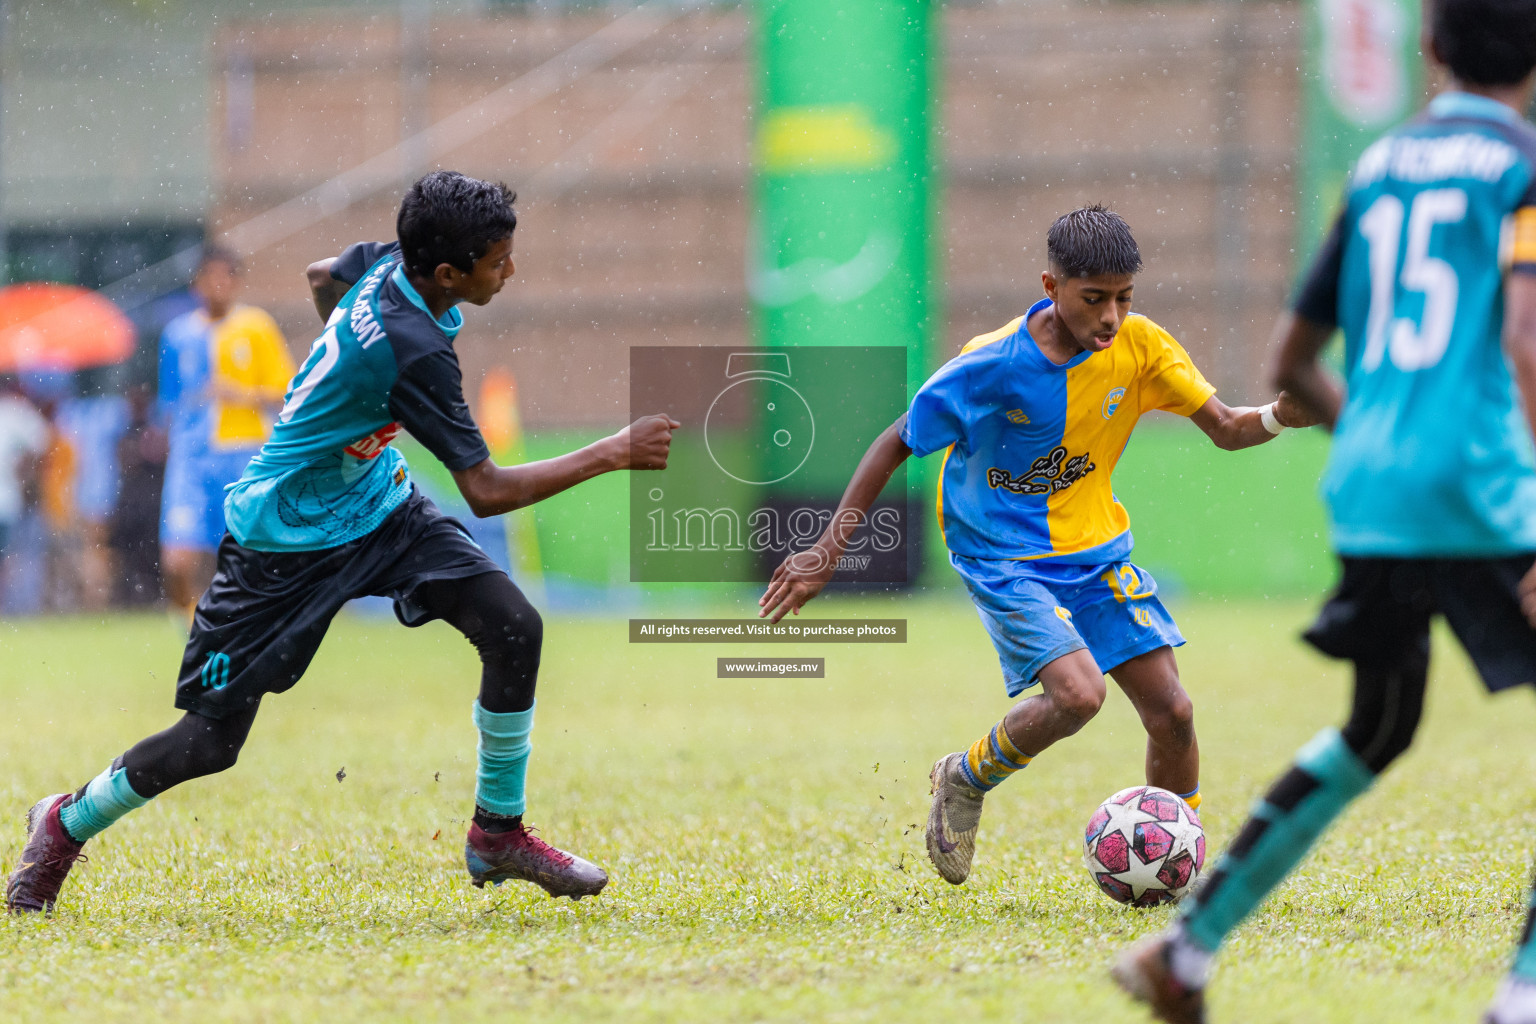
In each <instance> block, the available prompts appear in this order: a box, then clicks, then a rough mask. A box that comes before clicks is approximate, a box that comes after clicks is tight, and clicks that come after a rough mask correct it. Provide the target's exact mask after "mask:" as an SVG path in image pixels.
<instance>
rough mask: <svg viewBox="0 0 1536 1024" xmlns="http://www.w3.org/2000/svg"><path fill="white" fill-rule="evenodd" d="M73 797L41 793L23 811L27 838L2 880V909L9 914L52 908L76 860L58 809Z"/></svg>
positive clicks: (77, 854) (74, 847) (77, 847)
mask: <svg viewBox="0 0 1536 1024" xmlns="http://www.w3.org/2000/svg"><path fill="white" fill-rule="evenodd" d="M73 799H74V796H73V795H72V794H69V793H55V794H54V795H53V796H45V797H43V798H42V799H41V800H39V801H38V802H37V803H35V804H33V805H32V809H31V810H29V811H28V812H27V841H26V844H25V845H23V846H22V848H21V857H20V859H19V861H18V863H17V865H16V870H15V871H12V872H11V876H10V878H9V879H7V880H6V883H5V909H7V910H9V911H10V912H11V913H13V914H41V913H46V912H47V911H49V910H52V909H53V905H54V903H55V902H57V901H58V898H59V889H60V887H61V886H63V884H64V879H65V878H66V877H67V876H68V875H69V869H70V868H72V867H74V866H75V862H76V861H78V860H84V859H85V858H84V857H83V856H82V855H81V853H80V850H81V849H82V848H83V847H84V846H85V844H84V843H77V842H75V840H74V839H73V838H72V837H71V836H70V834H69V833H68V832H66V831H65V830H64V825H63V823H62V822H61V821H59V812H60V811H62V810H63V809H64V808H65V807H66V806H67V805H68V804H69V803H70V801H72V800H73Z"/></svg>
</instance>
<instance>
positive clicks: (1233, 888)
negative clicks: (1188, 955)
mask: <svg viewBox="0 0 1536 1024" xmlns="http://www.w3.org/2000/svg"><path fill="white" fill-rule="evenodd" d="M1375 779H1376V776H1375V775H1373V774H1372V773H1371V770H1370V769H1369V768H1367V767H1366V766H1365V763H1364V762H1363V761H1361V760H1360V758H1359V757H1357V756H1356V755H1355V752H1354V751H1352V750H1350V749H1349V747H1348V746H1347V745H1346V744H1345V742H1344V737H1343V736H1341V735H1339V732H1338V730H1337V729H1324V730H1323V731H1322V732H1320V733H1318V734H1317V735H1316V736H1314V737H1313V738H1312V740H1311V741H1310V742H1309V743H1308V744H1307V745H1306V746H1304V747H1302V748H1301V750H1300V752H1299V753H1297V755H1296V764H1295V766H1294V767H1293V768H1292V769H1291V770H1290V771H1289V772H1287V773H1286V774H1285V775H1283V776H1281V777H1280V780H1279V781H1278V782H1276V783H1275V785H1274V786H1273V787H1272V788H1271V789H1270V791H1269V792H1268V793H1266V794H1265V795H1264V798H1263V799H1262V800H1260V801H1259V802H1258V803H1257V804H1256V805H1255V806H1254V809H1253V814H1252V816H1251V817H1249V819H1248V823H1247V824H1245V825H1244V826H1243V829H1242V831H1241V832H1239V833H1238V836H1237V838H1236V839H1234V840H1233V841H1232V847H1231V849H1229V850H1228V851H1227V852H1226V854H1225V855H1223V856H1222V858H1221V860H1220V861H1219V862H1218V863H1217V864H1216V868H1215V870H1214V871H1212V872H1211V876H1210V878H1209V879H1208V880H1207V881H1206V883H1205V885H1204V886H1203V887H1200V888H1198V889H1197V890H1196V894H1195V896H1194V899H1193V901H1192V902H1191V903H1190V904H1188V906H1187V909H1186V910H1185V911H1184V913H1183V914H1182V915H1180V924H1181V926H1182V929H1183V932H1184V934H1185V935H1187V936H1188V937H1189V939H1190V940H1191V941H1192V942H1194V943H1195V944H1196V945H1197V946H1199V947H1201V948H1202V949H1204V950H1206V951H1207V952H1210V953H1214V952H1216V950H1217V949H1219V948H1220V947H1221V944H1222V942H1223V941H1224V940H1225V939H1226V937H1227V935H1228V934H1229V933H1230V932H1231V931H1232V929H1234V928H1236V927H1237V925H1238V922H1240V921H1241V920H1242V919H1243V918H1245V917H1247V916H1248V914H1249V912H1250V911H1252V910H1253V908H1254V907H1256V906H1258V905H1259V903H1260V902H1261V901H1262V900H1263V899H1264V897H1265V896H1268V895H1269V892H1270V890H1271V889H1273V888H1274V887H1275V886H1277V885H1279V884H1280V881H1281V880H1282V879H1283V878H1285V876H1286V875H1287V874H1288V873H1289V872H1290V870H1291V869H1292V868H1294V867H1295V866H1296V865H1297V864H1298V863H1300V862H1301V859H1302V858H1303V857H1305V856H1306V855H1307V851H1308V850H1309V849H1311V848H1312V844H1313V843H1314V842H1316V841H1317V837H1318V836H1320V835H1322V833H1323V830H1324V829H1326V828H1327V827H1328V825H1329V823H1330V822H1332V821H1333V819H1334V818H1336V817H1338V815H1339V812H1340V811H1342V810H1344V808H1345V807H1347V806H1349V802H1350V801H1351V800H1353V799H1355V797H1357V796H1359V795H1360V794H1361V793H1364V792H1365V791H1366V790H1367V789H1369V788H1370V785H1371V783H1372V782H1374V781H1375Z"/></svg>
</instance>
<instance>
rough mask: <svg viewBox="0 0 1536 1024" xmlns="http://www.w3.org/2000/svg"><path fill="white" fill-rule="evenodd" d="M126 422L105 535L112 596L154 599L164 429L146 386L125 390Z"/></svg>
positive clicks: (122, 600) (124, 600)
mask: <svg viewBox="0 0 1536 1024" xmlns="http://www.w3.org/2000/svg"><path fill="white" fill-rule="evenodd" d="M127 408H128V425H127V429H126V430H124V431H123V435H122V439H121V440H120V441H118V443H117V464H118V471H119V476H120V480H121V483H120V486H119V487H118V490H117V506H116V508H114V509H113V511H112V526H111V532H110V534H109V537H108V540H109V543H110V546H111V549H112V558H113V563H114V564H115V566H116V574H115V579H116V586H115V592H114V594H113V599H114V600H115V601H116V603H118V604H121V605H128V606H136V605H148V604H158V603H159V602H160V598H161V592H160V489H161V488H162V487H163V486H164V484H165V456H166V447H167V446H166V436H165V431H164V430H163V429H162V428H161V427H160V426H159V424H157V423H156V422H155V419H154V409H153V398H152V396H151V394H150V390H149V388H148V387H143V386H141V387H136V388H134V389H133V390H132V391H130V392H129V393H128V401H127Z"/></svg>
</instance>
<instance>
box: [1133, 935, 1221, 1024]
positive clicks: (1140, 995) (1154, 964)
mask: <svg viewBox="0 0 1536 1024" xmlns="http://www.w3.org/2000/svg"><path fill="white" fill-rule="evenodd" d="M1170 948H1171V947H1170V946H1169V943H1168V939H1167V938H1166V937H1165V936H1163V935H1153V936H1151V937H1149V938H1145V939H1142V940H1141V941H1140V942H1138V943H1136V944H1135V945H1134V946H1132V947H1131V948H1130V949H1128V950H1126V951H1125V952H1124V953H1122V954H1120V959H1119V960H1117V961H1115V965H1114V966H1113V967H1111V968H1110V969H1109V973H1110V976H1111V977H1112V978H1114V979H1115V984H1117V985H1119V986H1120V987H1121V988H1123V989H1124V990H1125V991H1126V993H1127V994H1129V995H1130V996H1131V998H1133V999H1137V1000H1139V1001H1141V1002H1143V1003H1146V1004H1147V1006H1148V1007H1149V1008H1150V1009H1151V1010H1152V1016H1154V1017H1156V1018H1157V1019H1158V1020H1160V1021H1164V1022H1166V1024H1205V990H1204V989H1199V988H1189V987H1188V986H1186V985H1184V984H1183V983H1181V982H1180V981H1179V979H1178V978H1176V977H1174V974H1173V967H1172V965H1171V964H1170V963H1169V955H1170Z"/></svg>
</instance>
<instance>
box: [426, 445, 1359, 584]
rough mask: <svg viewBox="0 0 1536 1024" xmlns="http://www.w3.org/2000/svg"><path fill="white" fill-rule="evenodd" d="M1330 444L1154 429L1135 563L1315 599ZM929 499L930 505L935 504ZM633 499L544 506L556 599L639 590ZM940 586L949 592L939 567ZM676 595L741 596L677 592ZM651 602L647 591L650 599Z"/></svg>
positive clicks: (1196, 580) (1130, 471) (1138, 452)
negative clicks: (632, 562)
mask: <svg viewBox="0 0 1536 1024" xmlns="http://www.w3.org/2000/svg"><path fill="white" fill-rule="evenodd" d="M596 436H597V431H591V432H583V433H576V432H569V433H567V432H545V433H541V434H538V435H536V436H532V437H530V438H529V439H528V457H529V458H530V459H542V458H548V457H550V456H553V455H559V454H561V453H563V452H566V451H569V450H571V449H572V448H577V447H580V446H581V445H584V444H588V443H590V442H591V441H593V440H594V439H595V438H596ZM1327 451H1328V439H1327V435H1325V434H1323V433H1322V432H1321V431H1317V430H1292V431H1287V432H1286V433H1285V434H1283V435H1282V436H1280V437H1279V438H1277V439H1276V440H1274V441H1272V442H1271V443H1269V444H1266V445H1263V446H1261V447H1259V448H1253V449H1249V450H1248V451H1241V452H1224V451H1221V450H1219V449H1217V448H1216V447H1215V446H1214V445H1212V444H1211V443H1210V441H1209V440H1207V439H1206V437H1205V435H1204V434H1202V433H1201V432H1200V431H1199V430H1198V429H1196V428H1195V427H1194V426H1193V425H1192V424H1190V423H1187V422H1184V421H1180V420H1174V419H1172V418H1168V419H1163V418H1160V417H1157V418H1152V419H1149V420H1148V421H1146V422H1145V423H1143V424H1142V425H1141V427H1140V428H1139V429H1138V430H1137V432H1136V433H1135V434H1134V435H1133V436H1132V438H1131V443H1130V446H1129V447H1128V448H1127V449H1126V452H1125V455H1124V457H1122V458H1121V460H1120V464H1119V468H1118V469H1117V470H1116V471H1115V492H1116V493H1117V494H1118V495H1119V496H1120V500H1121V501H1122V502H1123V503H1124V504H1125V506H1126V508H1127V509H1128V510H1129V511H1130V514H1131V529H1132V530H1133V531H1134V533H1135V535H1136V552H1135V554H1134V555H1133V556H1132V557H1133V558H1134V559H1135V560H1136V561H1137V562H1138V563H1139V564H1141V565H1143V566H1145V567H1146V568H1147V569H1148V570H1149V571H1151V572H1152V574H1153V575H1154V576H1156V577H1157V579H1158V582H1159V584H1160V585H1161V586H1163V588H1164V589H1165V590H1166V591H1167V592H1169V593H1171V594H1173V595H1175V596H1177V595H1179V594H1189V595H1193V596H1202V597H1253V596H1310V595H1316V594H1319V593H1321V592H1322V590H1323V589H1324V588H1325V587H1327V585H1328V584H1329V582H1330V581H1331V580H1332V579H1333V560H1332V556H1331V555H1330V554H1329V550H1328V540H1327V529H1326V524H1325V520H1324V517H1323V509H1322V505H1321V503H1320V502H1319V501H1318V498H1317V480H1318V476H1319V475H1320V473H1321V471H1322V467H1323V462H1324V459H1325V458H1326V457H1327ZM407 454H408V456H409V458H410V460H411V466H412V469H413V470H414V471H415V472H416V473H418V475H422V476H425V477H428V478H432V479H435V478H436V477H437V476H439V475H440V476H441V477H442V479H441V480H440V481H438V482H439V483H440V484H441V485H443V486H445V487H446V488H447V489H449V490H451V489H452V483H451V481H449V480H448V479H447V474H446V472H444V471H443V470H442V467H441V466H439V465H438V464H437V463H436V461H435V460H433V459H432V457H431V456H430V455H427V454H426V453H425V452H424V451H421V450H420V449H417V448H414V446H412V447H411V449H410V450H409V451H408V453H407ZM920 500H922V501H924V502H931V500H932V493H931V492H930V493H928V494H926V495H923V496H921V498H920ZM628 510H629V490H628V481H627V480H626V478H625V475H624V474H622V473H611V474H609V475H607V476H602V477H598V478H597V479H595V480H590V481H588V482H587V483H584V484H582V485H581V486H580V487H576V488H574V489H572V490H570V491H567V492H565V493H564V494H560V495H557V496H555V497H553V498H550V499H549V500H548V501H545V502H542V503H540V504H539V505H538V506H537V509H536V518H537V522H538V530H539V550H540V552H541V553H542V557H543V562H544V566H545V571H546V574H547V579H548V581H549V583H550V584H551V587H552V588H555V587H558V585H560V584H562V583H563V584H568V585H571V586H574V587H576V588H580V589H590V590H592V591H602V590H610V591H612V592H613V594H614V595H615V596H621V595H623V594H625V593H629V594H631V595H633V594H637V593H640V592H641V590H640V588H639V587H637V586H636V585H634V584H631V583H629V582H628V580H629V551H628V548H627V544H628V538H629V521H628V515H629V511H628ZM929 570H930V571H929V572H928V573H927V574H926V579H927V581H928V582H929V583H930V584H931V585H941V586H942V585H948V584H949V583H950V582H951V581H952V579H953V574H952V573H951V572H950V571H949V569H948V568H947V567H946V566H941V565H940V566H930V567H929ZM648 589H649V590H654V589H663V590H666V591H668V592H676V591H680V590H682V591H687V590H691V589H698V590H701V591H709V592H721V591H723V590H733V589H737V588H735V587H733V586H719V585H716V586H709V585H701V586H699V587H688V586H684V585H672V586H668V587H665V588H648ZM647 592H648V591H647Z"/></svg>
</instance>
